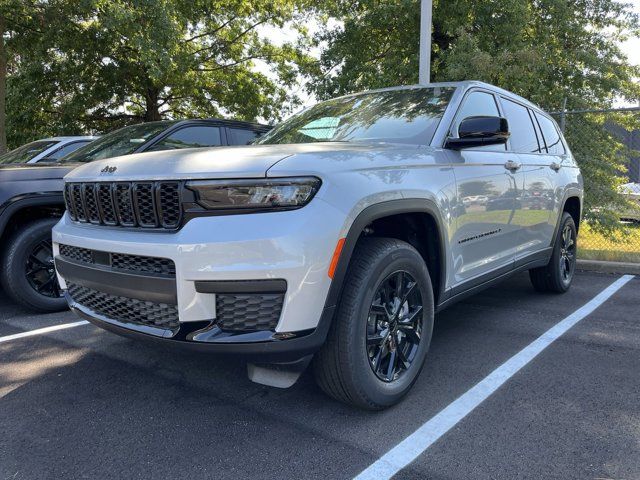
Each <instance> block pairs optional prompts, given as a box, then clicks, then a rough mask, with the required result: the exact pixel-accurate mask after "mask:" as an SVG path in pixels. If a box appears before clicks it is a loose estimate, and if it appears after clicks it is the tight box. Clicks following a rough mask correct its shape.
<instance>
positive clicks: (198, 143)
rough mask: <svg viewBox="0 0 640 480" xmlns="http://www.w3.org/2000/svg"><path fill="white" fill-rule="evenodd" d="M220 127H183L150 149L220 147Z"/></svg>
mask: <svg viewBox="0 0 640 480" xmlns="http://www.w3.org/2000/svg"><path fill="white" fill-rule="evenodd" d="M220 145H222V142H221V140H220V128H219V127H206V126H194V127H185V128H181V129H180V130H178V131H175V132H173V133H172V134H171V135H169V136H168V137H165V138H163V139H162V140H160V141H159V142H158V143H156V144H155V145H154V146H153V147H151V148H150V149H149V151H157V150H175V149H180V148H200V147H219V146H220Z"/></svg>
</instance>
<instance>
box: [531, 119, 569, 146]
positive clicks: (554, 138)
mask: <svg viewBox="0 0 640 480" xmlns="http://www.w3.org/2000/svg"><path fill="white" fill-rule="evenodd" d="M535 115H536V118H537V119H538V123H539V124H540V129H541V130H542V136H543V137H544V143H546V144H547V151H548V152H549V153H550V154H551V155H564V154H565V153H566V152H565V149H564V145H563V144H562V140H561V139H560V134H559V133H558V129H557V128H556V126H555V125H554V124H553V122H552V121H551V120H549V119H548V118H547V117H545V116H544V115H540V114H539V113H536V114H535Z"/></svg>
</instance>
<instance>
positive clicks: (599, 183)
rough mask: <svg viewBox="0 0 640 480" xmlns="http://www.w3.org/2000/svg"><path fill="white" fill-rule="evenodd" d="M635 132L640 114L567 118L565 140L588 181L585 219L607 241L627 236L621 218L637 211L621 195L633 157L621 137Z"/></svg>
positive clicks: (590, 114)
mask: <svg viewBox="0 0 640 480" xmlns="http://www.w3.org/2000/svg"><path fill="white" fill-rule="evenodd" d="M633 130H640V112H629V113H584V114H581V113H576V114H569V115H567V116H566V130H565V137H566V139H567V142H568V143H569V145H570V147H571V152H572V153H573V155H574V156H575V158H576V160H577V161H578V164H579V165H580V169H581V171H582V175H583V176H584V178H585V198H584V200H585V204H584V219H585V220H586V221H587V222H589V223H590V225H591V230H592V231H593V232H595V233H597V234H600V235H604V236H605V237H606V238H612V237H613V236H614V234H615V233H616V232H618V231H621V233H623V234H624V233H626V231H625V228H624V226H623V224H621V223H620V215H621V214H622V213H623V212H628V211H630V210H632V209H634V206H633V205H630V204H629V202H628V200H627V199H626V198H625V197H624V196H623V195H620V194H619V191H620V186H621V185H622V184H624V183H627V180H626V179H625V178H624V175H625V174H626V168H625V163H626V161H627V159H629V158H630V154H631V152H630V151H629V148H628V147H627V146H625V144H624V143H623V142H622V138H621V137H622V134H623V132H625V131H626V132H630V131H633Z"/></svg>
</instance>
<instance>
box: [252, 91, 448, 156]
mask: <svg viewBox="0 0 640 480" xmlns="http://www.w3.org/2000/svg"><path fill="white" fill-rule="evenodd" d="M453 91H454V88H451V87H431V88H428V87H425V88H408V89H402V90H387V91H381V92H372V93H363V94H359V95H350V96H347V97H341V98H335V99H333V100H327V101H326V102H322V103H318V104H317V105H314V106H313V107H311V108H309V109H307V110H304V111H302V112H300V113H298V114H296V115H294V116H293V117H291V118H290V119H289V120H287V121H285V122H283V123H281V124H280V125H278V126H277V127H275V128H274V129H273V130H271V131H270V132H269V133H267V134H266V135H264V136H263V137H262V138H261V139H260V140H258V143H259V144H265V145H269V144H282V143H310V142H391V143H410V144H417V145H425V144H428V143H429V142H431V138H432V137H433V134H434V133H435V131H436V128H437V127H438V123H440V119H441V118H442V114H443V113H444V111H445V110H446V108H447V105H448V104H449V100H450V99H451V95H452V94H453Z"/></svg>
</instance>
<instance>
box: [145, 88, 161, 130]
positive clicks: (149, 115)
mask: <svg viewBox="0 0 640 480" xmlns="http://www.w3.org/2000/svg"><path fill="white" fill-rule="evenodd" d="M158 95H159V92H158V90H155V89H151V88H150V89H148V90H147V95H146V98H145V103H146V107H147V109H146V111H145V112H144V121H145V122H155V121H157V120H162V115H160V109H159V107H158Z"/></svg>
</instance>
